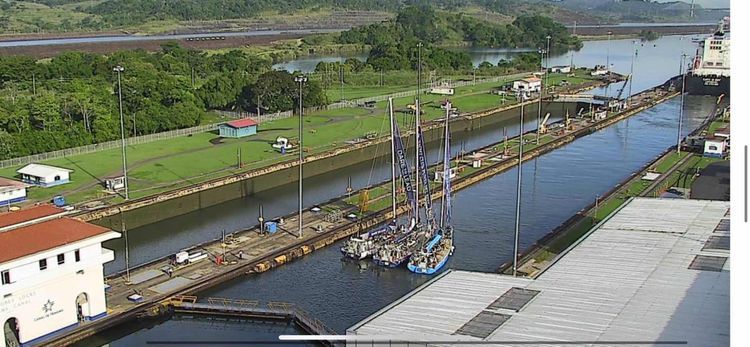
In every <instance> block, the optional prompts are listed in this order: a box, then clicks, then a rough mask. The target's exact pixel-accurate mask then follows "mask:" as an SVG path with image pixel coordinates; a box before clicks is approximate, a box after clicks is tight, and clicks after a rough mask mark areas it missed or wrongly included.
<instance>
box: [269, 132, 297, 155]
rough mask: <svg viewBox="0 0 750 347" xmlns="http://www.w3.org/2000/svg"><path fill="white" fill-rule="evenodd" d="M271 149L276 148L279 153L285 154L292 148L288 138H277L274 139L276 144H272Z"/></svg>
mask: <svg viewBox="0 0 750 347" xmlns="http://www.w3.org/2000/svg"><path fill="white" fill-rule="evenodd" d="M271 147H273V148H276V149H278V150H280V151H281V153H286V151H288V150H290V149H292V148H293V146H292V144H291V142H290V141H289V139H288V138H286V137H283V136H279V137H277V138H276V143H274V144H272V145H271Z"/></svg>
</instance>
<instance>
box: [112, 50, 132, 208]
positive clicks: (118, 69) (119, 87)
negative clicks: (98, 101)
mask: <svg viewBox="0 0 750 347" xmlns="http://www.w3.org/2000/svg"><path fill="white" fill-rule="evenodd" d="M112 70H113V71H114V72H117V94H118V98H119V101H120V137H121V140H122V176H123V180H124V182H123V183H124V186H125V200H128V199H130V195H129V193H128V159H127V158H128V154H127V149H126V146H125V118H124V117H123V115H122V79H121V77H120V75H121V74H122V72H123V71H125V68H124V67H122V66H120V65H117V66H115V67H114V68H113V69H112Z"/></svg>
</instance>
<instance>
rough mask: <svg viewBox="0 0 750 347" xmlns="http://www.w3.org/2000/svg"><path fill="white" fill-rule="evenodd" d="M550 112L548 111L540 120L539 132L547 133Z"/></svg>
mask: <svg viewBox="0 0 750 347" xmlns="http://www.w3.org/2000/svg"><path fill="white" fill-rule="evenodd" d="M549 116H550V113H549V112H547V114H546V115H545V116H544V119H542V121H541V122H539V134H546V133H547V130H548V129H547V121H548V120H549Z"/></svg>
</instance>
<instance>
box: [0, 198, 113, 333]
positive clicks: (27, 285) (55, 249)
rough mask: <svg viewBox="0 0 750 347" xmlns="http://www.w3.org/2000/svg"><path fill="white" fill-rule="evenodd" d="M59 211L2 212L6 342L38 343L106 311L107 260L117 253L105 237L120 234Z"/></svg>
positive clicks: (0, 273)
mask: <svg viewBox="0 0 750 347" xmlns="http://www.w3.org/2000/svg"><path fill="white" fill-rule="evenodd" d="M57 212H58V210H54V208H53V207H50V208H44V209H41V210H38V211H37V210H36V209H30V210H22V211H19V212H10V213H4V214H0V225H5V226H6V229H4V230H5V231H2V232H0V325H1V326H2V328H0V341H3V342H4V343H5V345H6V346H18V345H34V344H37V343H39V342H41V341H43V340H44V339H45V338H47V337H50V336H52V335H54V334H56V333H59V332H62V331H65V330H66V329H72V328H75V327H77V326H78V325H80V324H84V323H85V322H87V321H90V320H94V319H97V318H100V317H103V316H105V315H106V312H107V307H106V302H105V296H104V290H105V288H104V270H103V264H104V263H106V262H109V261H112V260H113V259H114V253H113V252H112V251H111V250H108V249H105V248H103V247H102V243H103V242H104V241H107V240H111V239H114V238H118V237H119V236H120V234H119V233H117V232H114V231H111V230H108V229H106V228H102V227H99V226H96V225H93V224H89V223H85V222H82V221H80V220H77V219H71V218H66V217H62V218H54V217H53V216H54V214H55V213H57ZM47 216H49V218H52V219H49V218H47ZM31 220H35V221H38V222H36V223H33V224H27V222H29V221H31Z"/></svg>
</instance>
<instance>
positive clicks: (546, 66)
mask: <svg viewBox="0 0 750 347" xmlns="http://www.w3.org/2000/svg"><path fill="white" fill-rule="evenodd" d="M551 39H552V36H549V35H547V50H546V51H545V53H546V54H547V61H546V62H545V63H544V67H545V68H549V44H550V40H551ZM547 83H549V76H548V75H547V71H544V87H545V88H546V87H547Z"/></svg>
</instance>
